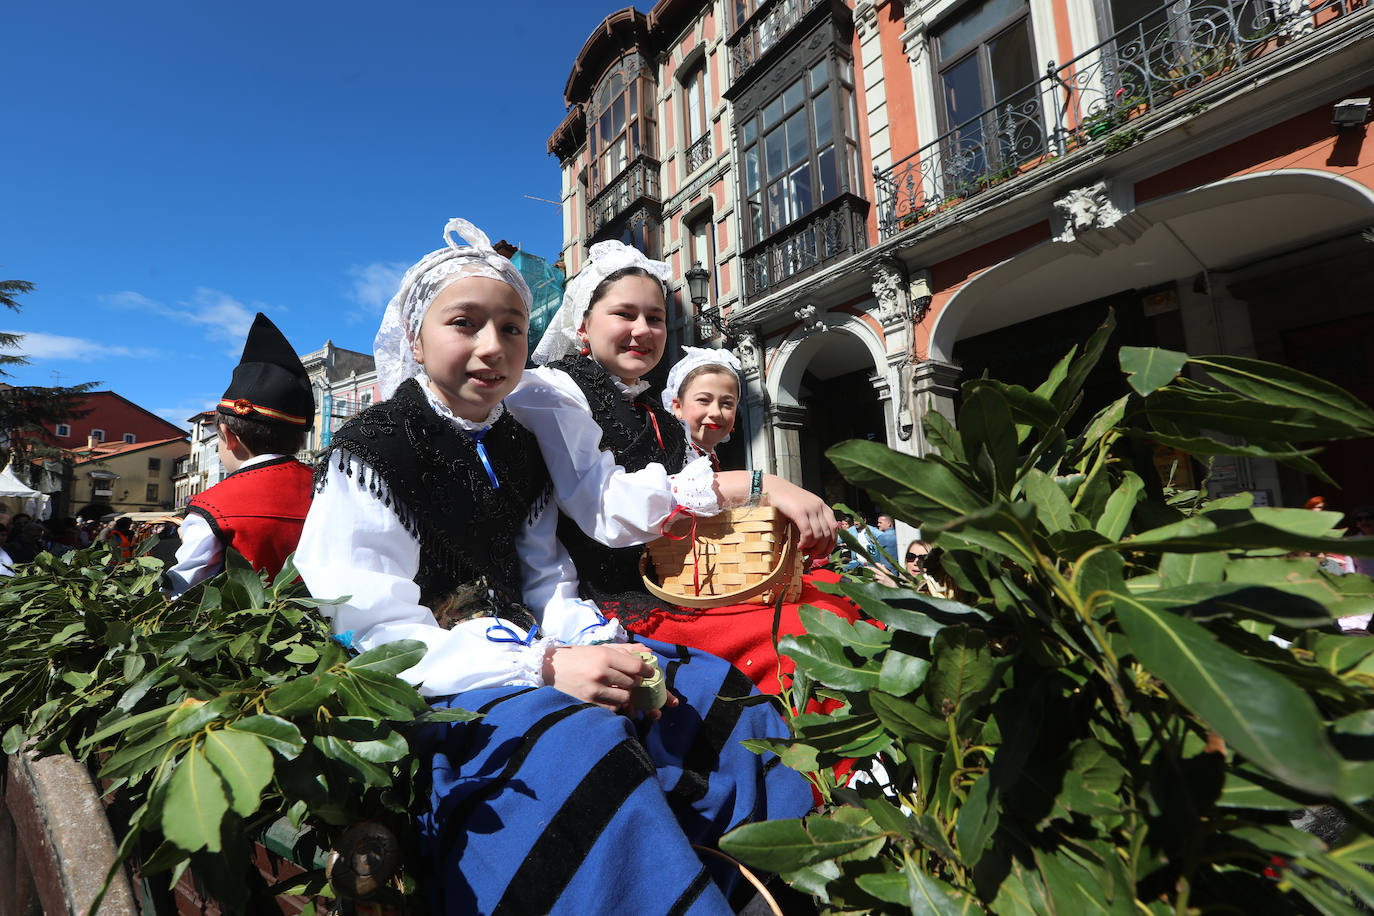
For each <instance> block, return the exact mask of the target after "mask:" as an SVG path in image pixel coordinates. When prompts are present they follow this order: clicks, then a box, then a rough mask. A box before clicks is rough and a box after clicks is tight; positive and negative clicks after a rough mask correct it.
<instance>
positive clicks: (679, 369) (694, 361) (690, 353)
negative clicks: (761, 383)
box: [662, 347, 744, 442]
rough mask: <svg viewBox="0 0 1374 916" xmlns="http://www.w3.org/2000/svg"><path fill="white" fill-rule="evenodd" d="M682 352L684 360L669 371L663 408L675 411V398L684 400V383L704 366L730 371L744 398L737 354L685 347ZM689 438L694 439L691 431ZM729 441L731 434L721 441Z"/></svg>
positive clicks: (664, 391)
mask: <svg viewBox="0 0 1374 916" xmlns="http://www.w3.org/2000/svg"><path fill="white" fill-rule="evenodd" d="M682 352H683V354H684V355H683V357H682V359H680V360H678V361H677V362H675V363H673V368H671V369H669V370H668V384H667V385H665V386H664V388H663V398H662V401H663V406H664V407H666V408H667V409H668V410H672V409H673V399H674V398H677V399H679V400H680V399H681V398H682V383H683V382H685V381H687V376H689V375H691V374H692V372H694V371H695V370H697V369H700V368H701V367H702V366H721V367H722V368H725V369H729V370H730V371H731V372H732V373H734V376H735V390H736V391H737V392H738V393H739V396H740V397H741V398H743V397H744V382H743V381H742V380H741V378H740V373H741V372H742V371H743V370H742V368H741V367H740V364H739V360H737V359H735V354H733V353H731V352H730V351H729V350H715V349H711V348H708V347H683V348H682ZM683 425H684V426H685V425H686V423H685V422H684V423H683ZM687 438H688V439H689V440H690V439H691V438H692V436H691V432H690V431H689V432H688V435H687ZM729 439H730V436H729V434H726V436H725V438H724V439H721V440H720V441H721V442H728V441H729Z"/></svg>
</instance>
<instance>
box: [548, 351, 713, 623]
mask: <svg viewBox="0 0 1374 916" xmlns="http://www.w3.org/2000/svg"><path fill="white" fill-rule="evenodd" d="M549 366H550V368H553V369H561V370H563V371H564V372H566V373H568V375H569V376H570V377H571V378H572V380H573V381H574V382H576V383H577V387H578V388H580V389H581V390H582V393H583V394H584V395H585V396H586V398H587V403H588V404H589V405H590V406H591V410H592V418H593V419H595V420H596V422H597V424H598V425H599V426H600V427H601V443H600V444H601V449H602V451H609V452H610V453H611V454H612V455H614V456H615V463H616V464H618V465H620V466H621V467H623V468H624V469H625V470H627V471H630V472H634V471H641V470H643V469H644V468H646V467H648V466H649V465H650V464H653V463H655V462H657V463H659V464H661V465H663V466H664V467H665V468H666V469H667V470H668V473H670V474H675V473H677V472H678V471H680V470H682V468H683V466H684V465H685V464H686V463H687V458H686V456H687V433H686V431H685V430H684V429H683V428H682V424H681V423H680V422H679V421H678V419H677V418H676V417H674V416H673V415H672V414H671V413H669V412H668V411H666V410H664V409H663V407H662V406H661V405H660V404H659V403H658V400H657V399H656V398H654V396H653V395H651V394H649V392H648V391H644V392H641V393H640V394H639V395H638V396H636V397H635V399H634V400H633V401H630V400H627V399H626V398H625V395H624V394H623V393H622V392H621V391H620V389H618V388H616V386H615V383H614V382H613V381H612V380H611V376H610V373H609V372H607V371H606V370H605V368H604V367H603V366H602V365H601V364H600V363H598V362H597V361H596V360H594V359H588V358H587V357H585V356H567V357H564V358H563V359H561V360H558V361H557V362H554V363H550V364H549ZM650 413H652V414H653V416H654V417H655V419H657V420H658V429H657V432H655V429H654V423H653V422H652V421H651V420H650V419H649V414H650ZM659 436H662V437H663V444H662V445H660V444H659ZM558 539H559V540H560V541H562V542H563V546H564V547H566V548H567V549H568V555H569V556H570V557H572V561H573V564H574V565H576V567H577V575H578V578H579V580H580V581H581V594H582V597H584V598H591V599H592V600H594V601H596V603H597V604H598V605H600V606H601V607H602V608H603V609H604V610H608V611H612V612H614V613H615V614H617V615H618V616H619V617H620V618H621V620H623V621H625V622H627V623H633V622H636V621H637V620H642V619H644V618H645V617H647V616H648V615H649V614H650V613H652V612H654V611H655V610H659V609H661V608H662V605H661V603H660V602H658V601H657V600H656V599H654V598H653V597H652V596H651V595H649V594H648V592H646V591H645V590H644V583H643V581H642V580H641V579H640V575H639V555H640V554H641V553H642V552H643V549H644V548H642V547H621V548H614V547H607V546H605V545H604V544H600V543H598V542H597V541H595V540H593V539H592V538H590V537H588V536H587V534H586V533H585V532H584V531H583V530H582V529H581V527H579V526H578V524H577V523H576V522H575V521H573V520H572V519H570V518H568V517H567V516H560V517H559V519H558Z"/></svg>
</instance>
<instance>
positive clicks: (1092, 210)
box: [1054, 181, 1123, 242]
mask: <svg viewBox="0 0 1374 916" xmlns="http://www.w3.org/2000/svg"><path fill="white" fill-rule="evenodd" d="M1109 195H1110V189H1109V188H1108V186H1107V182H1105V181H1099V182H1098V183H1097V184H1094V185H1089V186H1088V187H1086V188H1074V189H1073V190H1072V191H1070V192H1069V193H1067V194H1065V195H1064V196H1063V197H1061V198H1059V199H1058V200H1056V201H1055V202H1054V208H1055V209H1056V210H1058V211H1059V214H1060V216H1061V217H1062V218H1063V220H1064V231H1063V232H1062V233H1060V234H1059V236H1058V238H1057V241H1060V242H1072V241H1073V240H1074V239H1075V238H1077V237H1078V234H1079V233H1081V232H1087V231H1088V230H1089V229H1106V228H1109V227H1111V226H1114V225H1116V224H1117V222H1119V221H1120V220H1121V217H1122V215H1123V214H1122V213H1121V211H1120V210H1118V209H1117V208H1116V205H1115V204H1113V203H1112V201H1111V197H1110V196H1109Z"/></svg>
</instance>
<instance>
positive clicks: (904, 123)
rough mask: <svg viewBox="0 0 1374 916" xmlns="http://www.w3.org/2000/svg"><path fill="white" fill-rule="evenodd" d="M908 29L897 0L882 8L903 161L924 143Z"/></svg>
mask: <svg viewBox="0 0 1374 916" xmlns="http://www.w3.org/2000/svg"><path fill="white" fill-rule="evenodd" d="M1061 2H1062V0H1061ZM904 31H906V22H905V21H903V18H902V4H901V3H898V2H896V0H893V2H891V3H889V4H887V5H886V6H884V7H883V8H882V9H880V10H879V11H878V41H879V44H880V46H881V47H882V54H883V86H884V88H885V89H886V91H887V122H888V137H889V138H890V142H891V144H892V161H893V162H900V161H901V160H903V159H905V158H906V157H907V156H909V155H911V154H912V153H914V152H916V150H918V149H920V146H921V138H920V136H919V135H918V133H917V130H916V91H915V89H914V88H913V87H912V85H911V62H910V61H908V60H907V59H906V50H905V49H904V48H903V47H902V32H904Z"/></svg>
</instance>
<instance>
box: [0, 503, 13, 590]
mask: <svg viewBox="0 0 1374 916" xmlns="http://www.w3.org/2000/svg"><path fill="white" fill-rule="evenodd" d="M5 514H6V515H8V514H9V513H5ZM9 533H10V530H9V528H8V527H7V526H5V525H0V576H12V575H14V570H13V569H11V567H12V566H14V560H13V559H12V558H11V557H10V555H9V552H8V551H7V550H5V542H6V541H7V540H8V539H9Z"/></svg>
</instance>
